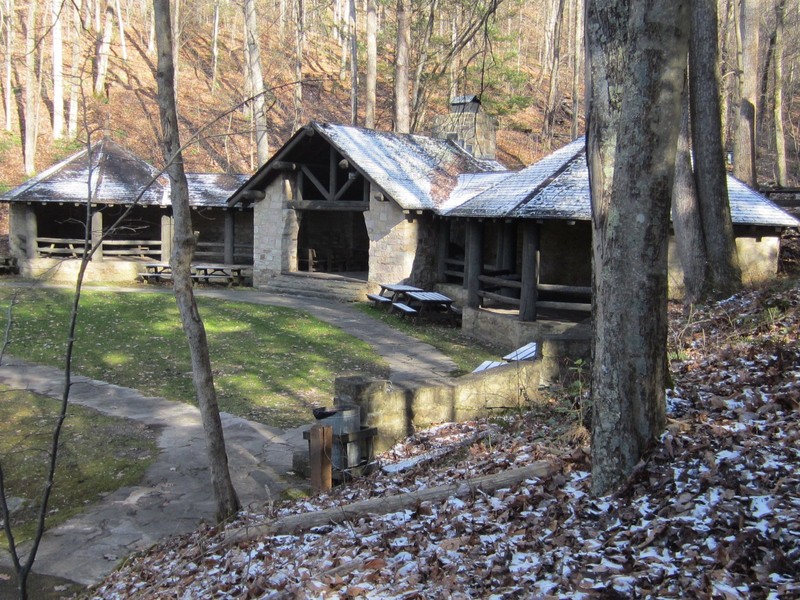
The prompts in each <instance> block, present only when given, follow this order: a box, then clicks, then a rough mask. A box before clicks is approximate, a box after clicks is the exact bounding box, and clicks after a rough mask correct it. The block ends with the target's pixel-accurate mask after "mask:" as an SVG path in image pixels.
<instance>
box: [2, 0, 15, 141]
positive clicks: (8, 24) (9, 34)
mask: <svg viewBox="0 0 800 600" xmlns="http://www.w3.org/2000/svg"><path fill="white" fill-rule="evenodd" d="M3 29H4V30H5V38H6V40H5V41H6V47H5V51H6V55H5V57H4V58H3V63H4V67H5V69H4V71H3V92H4V93H3V107H4V108H5V113H6V115H5V116H6V118H5V129H6V131H11V129H12V127H13V123H12V120H11V115H12V111H13V110H14V109H13V102H12V98H11V90H12V82H11V56H12V54H13V52H14V0H5V15H3Z"/></svg>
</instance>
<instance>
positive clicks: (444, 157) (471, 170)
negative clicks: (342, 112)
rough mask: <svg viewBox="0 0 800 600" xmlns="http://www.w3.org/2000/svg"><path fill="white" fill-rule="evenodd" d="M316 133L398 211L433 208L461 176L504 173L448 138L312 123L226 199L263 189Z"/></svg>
mask: <svg viewBox="0 0 800 600" xmlns="http://www.w3.org/2000/svg"><path fill="white" fill-rule="evenodd" d="M317 135H318V136H320V137H322V138H323V139H324V140H326V141H327V142H328V143H329V144H331V145H332V146H333V147H334V148H335V149H336V150H337V151H338V152H339V153H340V154H341V155H342V156H343V157H345V158H346V159H347V160H348V161H349V162H350V164H351V165H352V166H353V168H355V169H357V170H358V171H359V172H360V173H361V174H362V175H363V176H364V177H365V178H366V179H368V180H369V181H371V182H372V183H373V184H374V185H375V186H377V187H378V188H379V189H380V190H381V191H382V192H383V193H384V195H386V196H387V197H389V198H391V199H393V200H394V201H395V202H397V203H398V204H399V205H400V207H401V208H403V209H404V210H437V209H438V208H439V207H440V206H441V205H442V204H443V203H444V202H446V201H447V200H448V199H449V198H450V196H451V194H453V192H454V191H455V190H456V189H457V188H458V186H459V183H460V178H461V177H462V176H464V175H469V174H475V173H486V172H500V171H505V167H503V165H501V164H500V163H498V162H497V161H494V160H480V159H477V158H474V157H473V156H472V155H470V154H469V153H468V152H466V151H465V150H464V149H462V148H461V147H460V146H459V145H458V144H456V143H454V142H453V141H451V140H441V139H435V138H430V137H426V136H421V135H411V134H399V133H391V132H385V131H374V130H372V129H364V128H361V127H351V126H345V125H332V124H328V123H318V122H315V121H312V122H311V123H309V125H307V126H306V127H304V128H303V129H301V130H300V131H298V132H297V133H295V135H294V136H293V137H292V139H290V140H289V141H288V142H287V143H286V144H284V146H283V148H281V149H280V150H278V152H276V153H275V155H274V156H273V157H272V158H271V159H270V160H269V161H267V163H265V164H264V165H263V166H262V167H261V168H260V169H259V170H258V172H257V173H256V174H255V175H254V176H253V177H252V178H251V179H250V181H248V182H247V184H246V185H244V186H242V188H240V189H239V190H237V192H236V194H234V196H233V197H232V198H231V203H235V202H237V201H238V200H239V199H240V198H241V197H242V194H244V193H245V192H247V191H248V190H250V189H264V187H265V186H266V182H267V181H269V180H270V179H271V178H272V177H273V176H274V174H275V173H276V172H277V166H276V165H281V163H283V162H284V161H286V160H288V158H289V157H290V156H293V155H294V154H293V153H295V152H297V149H298V148H302V147H303V144H307V145H308V147H309V148H311V147H314V148H317V147H318V145H319V139H318V138H317V139H316V140H315V138H316V136H317ZM293 162H295V161H293ZM296 162H300V161H296Z"/></svg>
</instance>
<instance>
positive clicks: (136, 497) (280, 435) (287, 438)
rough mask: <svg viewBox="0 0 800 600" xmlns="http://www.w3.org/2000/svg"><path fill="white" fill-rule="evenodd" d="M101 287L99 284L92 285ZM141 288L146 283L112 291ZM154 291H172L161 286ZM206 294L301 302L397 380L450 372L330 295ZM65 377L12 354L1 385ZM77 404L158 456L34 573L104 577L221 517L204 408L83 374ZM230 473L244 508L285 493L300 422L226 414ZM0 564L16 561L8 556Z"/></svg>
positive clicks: (39, 387) (65, 533)
mask: <svg viewBox="0 0 800 600" xmlns="http://www.w3.org/2000/svg"><path fill="white" fill-rule="evenodd" d="M93 289H94V288H93ZM106 289H108V290H109V291H114V292H125V291H137V292H140V291H142V289H141V288H135V289H130V288H106ZM154 293H170V292H169V291H166V290H165V291H163V292H161V291H154ZM196 293H197V294H198V295H202V296H209V297H217V298H224V299H227V300H235V301H242V302H252V303H256V304H270V305H278V306H287V307H291V308H301V309H303V310H306V311H308V312H309V313H311V314H313V315H314V316H316V317H318V318H319V319H321V320H324V321H326V322H328V323H331V324H333V325H336V326H337V327H340V328H342V329H343V330H345V331H347V332H348V333H350V334H352V335H354V336H356V337H358V338H360V339H363V340H365V341H367V342H368V343H370V344H372V345H373V347H374V348H375V351H376V352H377V353H378V354H380V355H382V356H384V357H385V358H386V360H387V361H388V362H389V365H390V370H391V376H390V377H391V379H392V380H393V381H395V382H409V381H416V380H431V379H441V380H445V379H446V373H448V372H449V371H451V370H452V369H453V368H454V365H453V364H452V362H451V361H450V360H449V359H447V358H446V357H444V356H443V355H441V354H440V353H439V352H437V351H436V350H435V349H434V348H432V347H431V346H429V345H427V344H422V343H420V342H418V341H417V340H415V339H413V338H410V337H408V336H405V335H403V334H401V333H399V332H397V331H396V330H393V329H391V328H390V327H388V326H386V325H384V324H383V323H381V322H379V321H376V320H374V319H370V318H369V317H367V316H365V315H363V314H361V313H360V312H359V311H357V310H355V309H353V308H351V307H349V306H347V305H346V304H342V303H338V302H335V301H330V300H323V299H316V298H298V297H291V296H281V295H276V294H266V293H261V292H258V291H248V290H211V289H209V290H199V289H198V290H196ZM62 381H63V374H62V373H61V372H60V371H59V370H57V369H53V368H50V367H42V366H37V365H31V364H27V363H24V362H21V361H17V360H13V359H12V360H6V361H5V362H4V364H3V365H1V366H0V383H3V384H4V385H8V386H13V387H16V388H22V389H27V390H30V391H33V392H37V393H40V394H45V395H49V396H53V397H56V398H59V397H60V396H61V383H62ZM70 398H71V401H72V402H74V403H76V404H80V405H84V406H89V407H91V408H94V409H97V410H99V411H100V412H103V413H107V414H111V415H115V416H121V417H127V418H130V419H135V420H136V421H139V422H142V423H145V424H147V425H149V426H152V427H154V428H157V429H158V430H159V432H160V434H159V437H158V445H159V448H160V453H159V457H158V459H157V460H156V461H155V462H154V463H153V465H151V467H150V468H149V469H148V471H147V473H146V474H145V477H144V479H143V481H142V482H141V483H140V484H139V485H137V486H134V487H129V488H123V489H120V490H117V491H116V492H114V493H112V494H110V495H109V496H107V497H106V498H105V499H104V500H103V501H102V502H100V503H98V504H96V505H93V506H92V507H91V508H89V509H88V510H87V511H86V512H85V513H83V514H82V515H80V516H78V517H76V518H73V519H71V520H69V521H67V522H66V523H64V524H62V525H60V526H58V527H55V528H54V529H51V530H49V531H48V532H47V533H46V534H45V537H44V539H43V542H42V545H41V546H40V549H39V553H38V555H37V559H36V563H35V565H34V571H35V572H37V573H42V574H46V575H53V576H57V577H63V578H65V579H71V580H73V581H77V582H79V583H81V584H84V585H90V584H93V583H96V582H98V581H99V580H101V579H102V578H103V577H104V576H105V575H107V574H108V573H109V572H110V571H111V570H113V568H114V566H115V565H116V563H117V562H118V561H119V560H120V559H121V558H123V557H125V556H127V555H129V554H131V553H132V552H135V551H137V550H141V549H144V548H147V547H149V546H150V545H152V544H153V543H155V542H156V541H158V540H160V539H163V538H165V537H167V536H169V535H173V534H178V533H184V532H188V531H192V530H194V529H196V527H197V525H198V524H199V523H200V522H202V521H203V520H206V521H212V520H213V518H214V502H213V497H212V494H211V489H210V485H209V481H210V476H209V467H208V460H207V458H206V451H205V440H204V437H203V431H202V426H201V422H200V415H199V411H198V410H197V409H196V408H195V407H193V406H189V405H186V404H181V403H176V402H170V401H167V400H164V399H163V398H147V397H144V396H142V395H141V394H139V393H138V392H137V391H136V390H132V389H129V388H123V387H120V386H116V385H112V384H109V383H105V382H102V381H95V380H91V379H88V378H85V377H80V376H76V377H74V378H73V387H72V391H71V394H70ZM222 418H223V426H224V429H225V441H226V445H227V449H228V459H229V463H230V466H231V475H232V477H233V480H234V485H235V487H236V490H237V492H238V493H239V497H240V499H241V501H242V504H243V505H244V506H253V507H259V506H263V505H264V504H265V503H269V502H270V501H271V500H272V499H277V498H278V497H279V495H280V493H281V492H282V491H283V490H284V489H286V487H287V486H289V485H291V480H290V476H288V475H287V471H289V470H290V469H291V463H292V453H293V451H294V450H295V449H299V448H302V447H305V442H304V441H303V439H302V430H303V429H305V428H307V426H305V427H300V428H297V429H292V430H279V429H276V428H272V427H267V426H264V425H261V424H259V423H254V422H250V421H247V420H245V419H240V418H238V417H234V416H232V415H228V414H223V415H222ZM0 565H6V566H8V565H10V559H9V558H8V555H7V553H2V554H0Z"/></svg>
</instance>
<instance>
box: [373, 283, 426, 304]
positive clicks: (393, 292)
mask: <svg viewBox="0 0 800 600" xmlns="http://www.w3.org/2000/svg"><path fill="white" fill-rule="evenodd" d="M378 285H380V286H381V291H380V293H379V294H367V298H369V299H370V300H372V301H373V302H374V303H375V306H381V305H386V306H391V305H393V304H394V303H396V302H397V301H398V300H400V298H401V297H402V296H403V294H407V293H408V292H421V291H422V290H421V289H420V288H418V287H414V286H413V285H405V284H404V283H380V284H378Z"/></svg>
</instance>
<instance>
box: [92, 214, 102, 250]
mask: <svg viewBox="0 0 800 600" xmlns="http://www.w3.org/2000/svg"><path fill="white" fill-rule="evenodd" d="M102 237H103V213H102V211H99V210H96V211H94V212H93V213H92V246H95V245H99V246H100V247H99V248H98V249H97V251H96V252H95V253H94V255H93V256H92V260H93V261H97V262H102V261H103V245H102V244H101V243H100V239H101V238H102Z"/></svg>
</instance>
